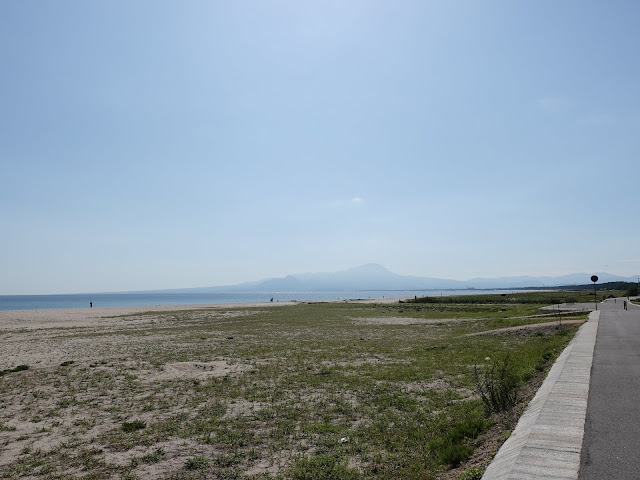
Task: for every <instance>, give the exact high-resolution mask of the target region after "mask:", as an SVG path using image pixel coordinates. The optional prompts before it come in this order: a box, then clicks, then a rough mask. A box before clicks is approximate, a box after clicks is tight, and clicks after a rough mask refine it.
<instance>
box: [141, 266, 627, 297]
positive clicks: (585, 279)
mask: <svg viewBox="0 0 640 480" xmlns="http://www.w3.org/2000/svg"><path fill="white" fill-rule="evenodd" d="M591 275H592V274H587V273H572V274H567V275H560V276H557V277H551V276H542V277H532V276H528V275H523V276H512V277H498V278H484V277H477V278H472V279H470V280H452V279H446V278H435V277H418V276H413V275H400V274H397V273H393V272H391V271H390V270H388V269H387V268H385V267H383V266H382V265H379V264H377V263H368V264H365V265H360V266H358V267H353V268H349V269H347V270H341V271H338V272H319V273H298V274H291V275H287V276H284V277H276V278H266V279H262V280H258V281H253V282H243V283H239V284H235V285H222V286H212V287H193V288H180V289H165V290H153V292H173V293H189V292H194V293H195V292H201V293H205V292H210V293H230V292H274V293H275V292H310V291H317V292H321V291H333V292H339V291H358V290H464V289H509V288H540V287H549V288H551V287H560V286H571V285H585V284H588V283H590V281H591V280H590V279H591ZM596 275H598V277H599V282H601V283H604V282H619V281H620V282H635V281H636V279H637V278H638V276H633V277H622V276H618V275H612V274H609V273H606V272H597V273H596Z"/></svg>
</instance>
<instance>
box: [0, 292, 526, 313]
mask: <svg viewBox="0 0 640 480" xmlns="http://www.w3.org/2000/svg"><path fill="white" fill-rule="evenodd" d="M516 291H522V290H475V289H468V290H419V291H418V290H357V291H340V292H247V293H241V292H240V293H144V292H142V293H140V292H137V293H83V294H60V295H0V310H45V309H57V308H89V302H91V303H92V304H93V307H95V308H99V307H129V306H150V305H198V304H225V303H254V302H269V301H270V300H271V299H272V298H273V301H274V302H286V301H291V300H294V301H298V302H304V301H323V300H365V299H371V298H405V297H414V296H416V297H433V296H445V295H474V294H487V293H493V294H499V293H513V292H516Z"/></svg>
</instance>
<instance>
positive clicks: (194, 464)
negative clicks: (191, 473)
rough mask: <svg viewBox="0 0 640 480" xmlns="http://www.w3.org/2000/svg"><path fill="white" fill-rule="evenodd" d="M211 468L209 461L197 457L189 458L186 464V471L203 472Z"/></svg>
mask: <svg viewBox="0 0 640 480" xmlns="http://www.w3.org/2000/svg"><path fill="white" fill-rule="evenodd" d="M208 466H209V459H208V458H205V457H202V456H200V455H196V456H195V457H191V458H187V461H186V462H184V468H185V470H203V469H205V468H207V467H208Z"/></svg>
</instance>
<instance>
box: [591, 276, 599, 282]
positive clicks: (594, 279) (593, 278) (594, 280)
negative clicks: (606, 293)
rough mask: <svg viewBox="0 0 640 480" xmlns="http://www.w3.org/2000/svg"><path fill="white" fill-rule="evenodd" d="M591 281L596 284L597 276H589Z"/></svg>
mask: <svg viewBox="0 0 640 480" xmlns="http://www.w3.org/2000/svg"><path fill="white" fill-rule="evenodd" d="M591 281H592V282H593V283H596V282H597V281H598V276H597V275H592V276H591Z"/></svg>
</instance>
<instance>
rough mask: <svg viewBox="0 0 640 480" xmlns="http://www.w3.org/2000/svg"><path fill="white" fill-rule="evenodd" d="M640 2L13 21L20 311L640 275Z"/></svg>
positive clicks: (254, 10)
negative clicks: (363, 279) (255, 286)
mask: <svg viewBox="0 0 640 480" xmlns="http://www.w3.org/2000/svg"><path fill="white" fill-rule="evenodd" d="M638 18H640V2H637V1H636V0H629V1H620V0H612V1H608V2H602V1H591V0H564V1H557V0H541V1H525V0H519V1H513V0H486V1H485V0H483V1H477V0H468V1H467V0H442V1H431V0H418V1H409V0H400V1H379V0H369V1H361V0H349V1H344V0H323V1H313V0H309V1H299V0H290V1H283V0H261V1H258V0H255V1H245V0H233V1H228V0H225V1H222V0H220V1H196V0H189V1H186V2H184V1H164V0H136V1H135V2H129V1H122V0H108V1H107V0H95V1H91V2H86V1H84V0H77V1H69V0H57V1H55V2H53V1H42V0H34V1H30V2H23V1H12V0H8V1H3V2H0V182H1V183H0V184H1V188H0V294H7V295H8V294H49V293H72V292H100V291H126V290H143V289H161V288H183V287H196V286H213V285H227V284H235V283H239V282H244V281H253V280H258V279H262V278H268V277H280V276H285V275H287V274H293V273H302V272H331V271H339V270H344V269H348V268H350V267H354V266H358V265H361V264H365V263H379V264H381V265H383V266H385V267H387V268H388V269H390V270H391V271H393V272H395V273H400V274H406V275H418V276H428V277H439V278H452V279H461V280H465V279H470V278H475V277H500V276H512V275H533V276H540V275H552V276H553V275H561V274H568V273H576V272H602V271H607V272H610V273H613V274H619V275H625V276H626V275H637V274H638V273H640V251H639V247H640V243H639V240H640V218H639V217H638V204H639V201H640V198H639V197H640V194H639V189H638V185H639V184H640V161H639V160H640V134H639V133H638V132H640V62H638V50H639V48H640V29H638V28H637V20H638Z"/></svg>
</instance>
